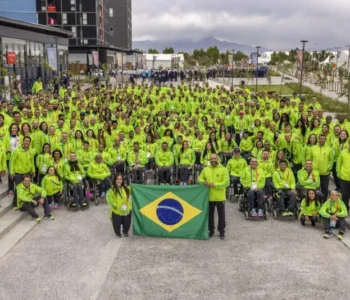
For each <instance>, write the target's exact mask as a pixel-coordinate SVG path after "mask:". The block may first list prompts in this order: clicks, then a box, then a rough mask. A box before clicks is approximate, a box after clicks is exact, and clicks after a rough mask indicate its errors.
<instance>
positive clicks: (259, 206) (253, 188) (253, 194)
mask: <svg viewBox="0 0 350 300" xmlns="http://www.w3.org/2000/svg"><path fill="white" fill-rule="evenodd" d="M249 165H250V166H249V167H246V168H245V169H244V170H243V171H242V173H241V176H240V177H241V183H242V186H243V187H244V188H245V189H246V190H247V191H248V193H247V196H248V204H249V207H248V209H249V211H250V213H251V216H252V217H263V209H264V196H265V193H264V187H265V172H264V170H262V169H260V168H258V160H257V159H256V158H255V157H252V158H251V159H250V162H249ZM255 198H256V200H255Z"/></svg>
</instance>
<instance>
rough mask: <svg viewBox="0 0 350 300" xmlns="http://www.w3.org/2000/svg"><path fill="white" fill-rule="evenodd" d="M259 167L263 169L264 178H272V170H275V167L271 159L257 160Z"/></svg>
mask: <svg viewBox="0 0 350 300" xmlns="http://www.w3.org/2000/svg"><path fill="white" fill-rule="evenodd" d="M258 166H259V169H262V170H264V172H265V178H272V175H273V172H275V167H274V164H273V161H272V159H268V160H262V159H260V160H259V165H258Z"/></svg>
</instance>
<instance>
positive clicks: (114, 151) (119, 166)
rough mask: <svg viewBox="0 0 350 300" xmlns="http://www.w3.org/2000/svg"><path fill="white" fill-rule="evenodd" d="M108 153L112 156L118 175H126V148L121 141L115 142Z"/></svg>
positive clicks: (116, 140)
mask: <svg viewBox="0 0 350 300" xmlns="http://www.w3.org/2000/svg"><path fill="white" fill-rule="evenodd" d="M108 153H109V154H110V156H111V160H112V161H113V162H114V166H115V168H116V172H117V173H121V174H124V168H125V161H126V150H125V148H124V146H122V145H121V144H120V139H119V138H117V139H115V140H114V145H113V146H112V147H111V148H109V149H108Z"/></svg>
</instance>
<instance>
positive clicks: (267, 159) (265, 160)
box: [258, 150, 275, 199]
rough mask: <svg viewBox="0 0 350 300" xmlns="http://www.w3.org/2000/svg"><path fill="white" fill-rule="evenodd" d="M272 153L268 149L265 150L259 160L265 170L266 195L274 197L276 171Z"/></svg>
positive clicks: (261, 167)
mask: <svg viewBox="0 0 350 300" xmlns="http://www.w3.org/2000/svg"><path fill="white" fill-rule="evenodd" d="M270 154H271V153H270V152H269V151H268V150H263V152H262V157H261V159H260V160H258V164H259V168H260V169H262V170H264V172H265V196H266V197H268V198H270V199H272V197H273V183H272V175H273V172H274V171H275V168H274V166H273V161H272V158H271V155H270Z"/></svg>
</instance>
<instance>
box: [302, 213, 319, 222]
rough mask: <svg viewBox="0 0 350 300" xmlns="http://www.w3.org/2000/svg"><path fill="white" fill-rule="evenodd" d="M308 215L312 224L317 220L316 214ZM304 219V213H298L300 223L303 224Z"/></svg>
mask: <svg viewBox="0 0 350 300" xmlns="http://www.w3.org/2000/svg"><path fill="white" fill-rule="evenodd" d="M308 217H309V220H310V221H311V223H312V224H315V223H316V222H318V216H308ZM305 221H306V217H305V215H300V223H301V224H305Z"/></svg>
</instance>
